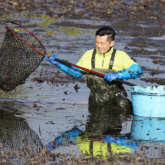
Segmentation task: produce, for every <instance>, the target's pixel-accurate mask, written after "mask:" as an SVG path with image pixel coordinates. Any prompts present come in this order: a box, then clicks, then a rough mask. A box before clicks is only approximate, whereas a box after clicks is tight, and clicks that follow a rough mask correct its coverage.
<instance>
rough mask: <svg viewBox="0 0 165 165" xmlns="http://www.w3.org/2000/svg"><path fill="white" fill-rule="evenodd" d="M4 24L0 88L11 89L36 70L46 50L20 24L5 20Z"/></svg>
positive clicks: (0, 57)
mask: <svg viewBox="0 0 165 165" xmlns="http://www.w3.org/2000/svg"><path fill="white" fill-rule="evenodd" d="M5 26H6V33H5V37H4V40H3V43H2V47H1V49H0V89H2V90H3V91H11V90H13V89H15V88H16V87H17V86H18V85H20V84H22V83H23V82H24V81H25V80H26V78H27V77H28V76H29V75H30V74H31V73H32V72H34V71H35V70H36V68H37V67H38V66H39V65H40V63H41V61H42V60H43V58H44V56H43V55H45V54H46V50H45V48H44V46H43V45H42V43H41V42H40V41H39V39H37V37H36V36H34V34H33V33H31V32H30V31H29V30H27V29H26V28H25V27H23V26H22V25H19V24H18V23H15V22H6V23H5ZM41 54H43V55H41Z"/></svg>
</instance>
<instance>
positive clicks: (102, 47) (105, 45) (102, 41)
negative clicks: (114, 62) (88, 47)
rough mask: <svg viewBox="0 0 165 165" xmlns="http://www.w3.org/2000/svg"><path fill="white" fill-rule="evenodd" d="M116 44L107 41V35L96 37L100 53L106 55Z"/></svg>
mask: <svg viewBox="0 0 165 165" xmlns="http://www.w3.org/2000/svg"><path fill="white" fill-rule="evenodd" d="M114 43H115V42H114V41H107V35H105V36H99V35H97V36H96V49H97V51H98V52H99V53H106V52H107V51H108V50H109V49H110V47H112V46H113V45H114Z"/></svg>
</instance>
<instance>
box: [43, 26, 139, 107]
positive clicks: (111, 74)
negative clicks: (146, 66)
mask: <svg viewBox="0 0 165 165" xmlns="http://www.w3.org/2000/svg"><path fill="white" fill-rule="evenodd" d="M114 39H115V31H114V30H113V29H112V28H111V27H108V26H104V27H102V28H100V29H99V30H97V31H96V49H92V50H88V51H87V52H85V53H84V55H83V56H82V57H81V59H80V60H79V62H78V63H77V65H78V66H81V67H84V68H87V69H90V70H94V71H97V72H100V73H103V74H105V76H104V79H103V78H102V77H99V76H97V75H93V74H90V73H85V72H84V71H82V70H79V69H77V68H75V67H73V66H66V65H64V64H61V63H58V62H56V61H54V59H56V58H58V57H57V56H55V55H51V57H50V58H48V57H47V56H46V59H47V60H48V61H50V62H51V63H52V64H55V65H56V66H57V67H58V68H60V69H61V70H62V71H64V72H65V73H67V74H69V75H71V76H72V77H74V78H80V77H82V76H83V75H84V74H85V75H86V77H87V86H88V87H89V88H90V90H91V94H90V96H89V104H93V105H95V104H99V105H105V104H111V105H115V106H118V107H121V108H123V109H125V110H128V109H129V110H131V109H132V105H131V102H130V101H129V100H128V99H127V93H126V91H125V89H124V87H123V86H122V84H121V83H118V82H116V81H113V80H115V79H136V78H138V77H140V76H141V74H142V69H141V68H140V66H139V65H138V64H137V63H135V62H134V61H133V60H132V59H131V58H130V57H129V56H128V55H127V54H126V53H125V52H123V51H119V50H115V49H114V48H113V45H114V44H115V41H114Z"/></svg>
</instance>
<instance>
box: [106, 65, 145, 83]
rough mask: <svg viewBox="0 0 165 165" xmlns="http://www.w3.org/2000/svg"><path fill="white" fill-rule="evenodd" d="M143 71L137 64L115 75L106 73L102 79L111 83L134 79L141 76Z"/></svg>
mask: <svg viewBox="0 0 165 165" xmlns="http://www.w3.org/2000/svg"><path fill="white" fill-rule="evenodd" d="M142 73H143V71H142V69H141V67H140V66H139V65H137V64H133V65H131V66H130V67H129V68H128V69H124V70H122V71H120V72H116V73H114V74H113V73H107V74H105V76H104V79H106V80H107V81H109V82H111V81H113V80H115V79H136V78H139V77H140V76H141V75H142Z"/></svg>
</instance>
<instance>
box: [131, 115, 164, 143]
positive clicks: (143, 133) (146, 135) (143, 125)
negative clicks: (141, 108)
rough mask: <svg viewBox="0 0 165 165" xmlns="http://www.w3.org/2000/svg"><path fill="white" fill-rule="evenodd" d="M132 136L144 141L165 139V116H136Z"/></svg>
mask: <svg viewBox="0 0 165 165" xmlns="http://www.w3.org/2000/svg"><path fill="white" fill-rule="evenodd" d="M131 137H132V138H134V139H136V140H144V141H148V140H149V141H163V142H164V141H165V118H155V117H142V116H134V117H133V121H132V126H131Z"/></svg>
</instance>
